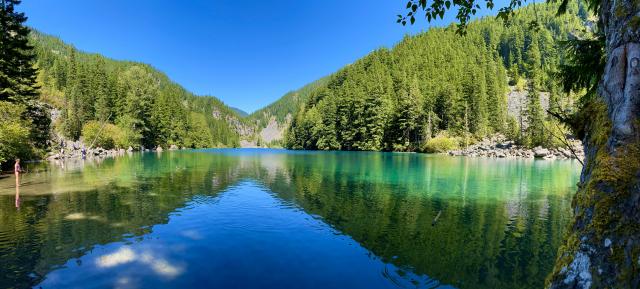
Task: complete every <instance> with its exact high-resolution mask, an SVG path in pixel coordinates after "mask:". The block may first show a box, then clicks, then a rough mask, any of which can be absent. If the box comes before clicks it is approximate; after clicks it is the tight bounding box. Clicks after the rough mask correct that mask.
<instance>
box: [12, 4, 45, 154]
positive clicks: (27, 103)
mask: <svg viewBox="0 0 640 289" xmlns="http://www.w3.org/2000/svg"><path fill="white" fill-rule="evenodd" d="M18 4H20V1H18V0H5V1H2V2H1V3H0V101H9V102H13V103H17V104H20V105H22V106H24V108H25V109H24V110H23V111H22V115H21V117H22V118H23V119H24V120H26V121H28V122H29V123H30V124H31V126H30V127H29V139H30V142H31V145H33V146H34V147H35V148H37V149H44V148H46V146H47V140H48V139H49V126H50V124H51V120H50V119H49V112H48V109H47V107H45V106H43V105H42V104H41V103H39V102H38V101H37V100H38V88H39V87H38V84H37V82H38V81H37V68H36V66H35V65H34V64H35V54H34V52H33V46H31V44H29V38H28V36H29V32H30V30H29V28H28V27H26V26H25V25H24V23H25V21H26V20H27V17H25V15H24V13H19V12H16V11H15V6H16V5H18Z"/></svg>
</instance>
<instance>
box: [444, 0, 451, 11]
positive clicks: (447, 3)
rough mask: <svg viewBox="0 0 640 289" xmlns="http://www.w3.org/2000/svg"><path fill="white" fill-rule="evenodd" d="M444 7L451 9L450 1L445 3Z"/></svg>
mask: <svg viewBox="0 0 640 289" xmlns="http://www.w3.org/2000/svg"><path fill="white" fill-rule="evenodd" d="M444 6H447V9H449V7H451V1H445V2H444Z"/></svg>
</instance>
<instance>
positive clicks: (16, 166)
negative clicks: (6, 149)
mask: <svg viewBox="0 0 640 289" xmlns="http://www.w3.org/2000/svg"><path fill="white" fill-rule="evenodd" d="M13 172H14V174H15V175H16V208H20V173H21V172H22V167H20V159H16V163H15V164H14V165H13Z"/></svg>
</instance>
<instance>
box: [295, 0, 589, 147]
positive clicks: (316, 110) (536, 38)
mask: <svg viewBox="0 0 640 289" xmlns="http://www.w3.org/2000/svg"><path fill="white" fill-rule="evenodd" d="M567 11H568V12H567V14H566V15H564V16H556V12H557V5H554V4H537V5H535V6H531V5H530V6H527V7H524V8H522V9H519V10H518V11H517V12H516V16H515V17H514V18H512V19H511V20H510V21H509V22H508V23H506V25H505V23H504V22H503V21H502V20H500V19H495V18H493V17H485V18H482V19H480V20H477V21H473V22H472V23H471V24H470V25H469V27H468V29H467V31H466V35H465V36H464V37H461V36H460V35H457V34H456V27H455V26H453V25H452V26H449V27H446V28H432V29H429V30H428V31H427V32H425V33H422V34H419V35H417V36H414V37H405V39H403V40H402V41H401V42H400V43H399V44H397V45H396V46H395V47H394V48H393V49H390V50H389V49H385V48H382V49H378V50H376V51H374V52H372V53H371V54H369V55H367V56H365V57H364V58H362V59H360V60H358V61H357V62H355V63H353V64H351V65H348V66H346V67H344V68H343V69H341V70H340V71H338V72H336V73H335V74H333V75H331V76H330V77H329V78H328V79H327V80H323V82H322V83H321V85H316V86H314V87H313V88H312V89H310V90H309V91H307V93H308V96H307V98H308V101H307V102H306V104H305V105H304V107H303V108H302V109H300V111H298V113H297V114H296V116H295V117H294V118H293V120H292V122H291V125H290V127H289V129H288V132H287V135H286V147H288V148H293V149H323V150H326V149H331V150H388V151H422V150H427V151H434V150H439V149H447V148H450V147H453V146H457V145H464V144H468V143H469V142H473V140H474V139H478V138H482V137H484V136H487V135H489V134H492V133H503V134H506V135H508V136H510V137H511V138H513V139H516V140H517V141H519V142H520V143H522V144H524V145H527V146H537V145H547V146H549V145H554V144H553V143H550V142H551V140H553V139H554V137H553V136H552V135H551V134H553V133H554V131H553V130H554V129H553V128H557V124H555V123H552V122H553V120H552V119H550V118H549V117H548V116H547V115H546V114H545V113H544V108H543V106H542V104H541V97H540V93H539V92H540V91H544V92H547V93H545V94H544V95H545V96H547V95H548V99H544V101H545V102H548V103H549V105H548V106H549V107H550V109H567V107H564V106H565V104H563V102H561V101H558V99H559V96H560V91H561V89H560V85H559V83H557V82H556V80H555V78H554V77H553V76H554V73H556V71H557V69H558V66H559V64H560V63H561V62H562V61H563V59H562V53H561V52H562V49H560V47H559V41H560V40H563V39H568V38H569V37H570V34H578V35H579V34H583V33H586V32H585V23H586V19H587V17H588V13H587V9H586V7H583V4H581V3H577V2H570V3H569V5H568V7H567ZM534 22H535V23H538V24H539V25H532V23H534ZM509 86H511V87H509ZM509 89H511V90H522V91H528V92H529V93H527V94H526V95H527V96H526V103H525V104H524V105H523V106H522V108H521V113H519V114H518V115H509V113H508V108H507V96H506V93H507V92H508V90H509ZM561 106H563V107H561ZM555 133H561V132H558V131H556V132H555Z"/></svg>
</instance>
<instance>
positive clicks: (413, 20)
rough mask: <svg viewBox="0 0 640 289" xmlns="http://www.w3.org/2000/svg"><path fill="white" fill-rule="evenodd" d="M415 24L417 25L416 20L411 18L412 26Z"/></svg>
mask: <svg viewBox="0 0 640 289" xmlns="http://www.w3.org/2000/svg"><path fill="white" fill-rule="evenodd" d="M413 23H416V18H415V17H413V16H411V25H413Z"/></svg>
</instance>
